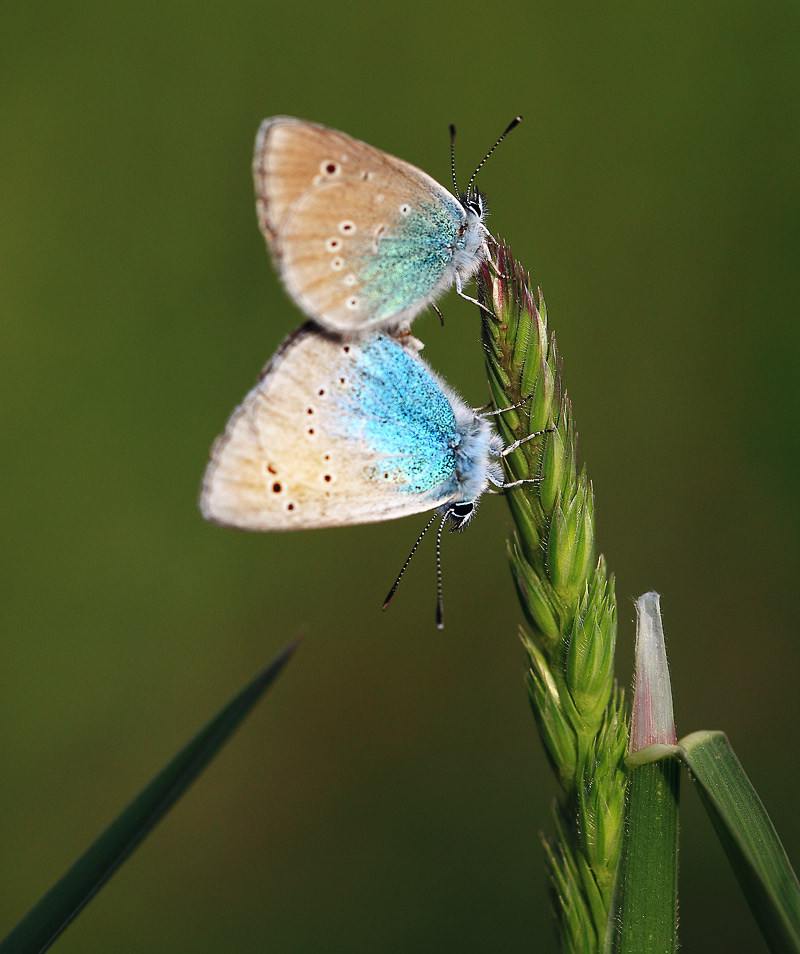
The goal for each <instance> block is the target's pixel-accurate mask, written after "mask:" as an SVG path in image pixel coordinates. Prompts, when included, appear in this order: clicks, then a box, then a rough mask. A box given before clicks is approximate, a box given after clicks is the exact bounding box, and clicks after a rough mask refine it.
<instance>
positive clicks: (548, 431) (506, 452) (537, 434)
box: [500, 427, 555, 487]
mask: <svg viewBox="0 0 800 954" xmlns="http://www.w3.org/2000/svg"><path fill="white" fill-rule="evenodd" d="M554 430H555V428H554V427H545V428H544V430H541V431H536V432H535V433H533V434H526V436H525V437H520V439H519V440H518V441H514V443H513V444H509V445H508V447H505V448H503V450H502V451H500V456H501V457H508V455H509V454H513V453H514V451H515V450H516V449H517V448H518V447H521V446H522V445H523V444H527V443H528V441H532V440H533V439H534V437H541V436H542V434H552V433H553V431H554ZM505 486H506V487H508V486H509V485H508V484H506V485H505Z"/></svg>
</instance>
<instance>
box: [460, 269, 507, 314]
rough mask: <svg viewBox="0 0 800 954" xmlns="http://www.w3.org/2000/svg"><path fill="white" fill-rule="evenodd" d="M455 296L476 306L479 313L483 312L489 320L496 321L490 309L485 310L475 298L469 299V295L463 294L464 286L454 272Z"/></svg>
mask: <svg viewBox="0 0 800 954" xmlns="http://www.w3.org/2000/svg"><path fill="white" fill-rule="evenodd" d="M456 294H457V295H459V296H460V297H461V298H463V299H464V301H469V302H472V304H473V305H477V306H478V308H480V310H481V311H485V312H486V314H487V315H489V317H490V318H494V319H495V321H497V315H496V314H495V313H494V312H493V311H492V309H491V308H487V307H486V305H484V304H482V303H481V302H479V301H478V299H477V298H470V297H469V295H465V294H464V286H463V285H462V283H461V276H460V275H459V274H458V272H456Z"/></svg>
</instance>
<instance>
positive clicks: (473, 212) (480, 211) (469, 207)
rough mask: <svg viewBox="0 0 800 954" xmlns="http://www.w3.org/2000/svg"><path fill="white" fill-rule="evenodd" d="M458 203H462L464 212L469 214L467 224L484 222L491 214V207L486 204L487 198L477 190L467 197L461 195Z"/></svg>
mask: <svg viewBox="0 0 800 954" xmlns="http://www.w3.org/2000/svg"><path fill="white" fill-rule="evenodd" d="M458 201H459V202H460V203H461V205H462V207H463V209H464V211H465V212H466V213H467V222H468V223H470V224H472V223H477V222H483V220H484V219H485V218H486V216H487V215H488V213H489V207H488V205H487V204H486V196H485V195H484V194H483V193H482V192H478V190H477V189H473V191H472V192H470V193H467V194H466V195H460V196H459V197H458Z"/></svg>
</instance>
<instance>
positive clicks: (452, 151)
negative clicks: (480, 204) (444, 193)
mask: <svg viewBox="0 0 800 954" xmlns="http://www.w3.org/2000/svg"><path fill="white" fill-rule="evenodd" d="M450 167H451V168H452V170H453V189H454V190H455V192H454V193H453V194H454V195H458V183H457V182H456V127H455V123H450Z"/></svg>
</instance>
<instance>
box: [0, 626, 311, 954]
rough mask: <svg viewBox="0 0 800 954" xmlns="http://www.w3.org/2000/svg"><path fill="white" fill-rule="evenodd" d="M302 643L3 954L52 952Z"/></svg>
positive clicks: (127, 813) (226, 712)
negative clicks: (60, 936) (62, 934)
mask: <svg viewBox="0 0 800 954" xmlns="http://www.w3.org/2000/svg"><path fill="white" fill-rule="evenodd" d="M297 643H298V640H296V639H295V640H293V641H292V642H291V643H289V644H288V645H287V646H286V647H284V649H282V650H281V651H280V652H279V653H278V654H277V655H276V656H275V657H274V658H273V659H272V660H271V662H270V663H269V664H268V665H267V666H266V667H265V668H264V669H263V670H262V671H261V672H260V673H259V674H258V675H257V676H256V677H255V679H253V680H252V681H251V682H249V683H248V684H247V685H246V686H245V687H244V688H243V689H242V690H241V691H240V692H239V693H238V694H237V695H236V696H234V698H233V699H232V700H231V701H230V702H229V703H228V704H227V705H226V706H225V707H224V708H223V709H222V710H221V711H220V712H218V713H217V715H216V716H214V718H213V719H211V721H210V722H208V723H207V724H206V725H205V727H204V728H202V729H201V730H200V732H198V733H197V735H196V736H195V737H194V738H193V739H192V740H191V741H190V742H189V743H188V744H187V745H185V746H184V748H182V749H181V750H180V752H178V754H177V755H176V756H175V757H174V758H173V759H172V760H171V761H170V762H169V763H168V764H167V765H166V766H165V767H164V768H163V769H162V770H161V771H160V772H159V773H158V775H156V776H155V778H154V779H153V780H152V781H151V782H150V783H149V784H148V785H147V786H146V787H145V788H144V789H143V790H142V791H141V792H140V793H139V794H138V795H137V796H136V798H134V800H133V801H132V802H131V803H130V804H129V805H128V807H127V808H125V809H124V810H123V812H122V814H120V815H119V816H117V818H116V819H115V820H114V821H113V822H112V823H111V824H110V825H109V826H108V828H106V830H105V831H104V832H103V833H102V835H100V837H99V838H98V839H97V840H96V841H95V842H94V844H92V845H90V846H89V848H88V849H87V850H86V852H85V853H84V854H83V855H82V856H81V857H80V858H79V859H78V860H77V861H76V862H75V863H74V864H73V865H72V867H71V868H70V869H69V870H68V871H67V872H66V873H65V874H64V875H63V876H62V878H61V879H60V880H59V881H57V882H56V884H54V885H53V887H52V888H51V889H50V890H49V891H48V892H47V894H45V895H44V896H43V897H42V898H41V899H40V900H39V901H38V902H37V903H36V904H35V905H34V906H33V908H31V910H30V911H29V912H28V913H27V914H26V915H25V917H24V918H23V919H22V920H21V921H20V922H19V924H17V926H16V927H15V928H13V929H12V931H11V932H10V933H9V934H8V935H7V936H6V937H5V939H4V940H3V941H2V942H0V954H39V952H41V951H46V950H47V948H48V947H50V945H51V944H52V943H53V941H55V940H56V938H57V937H58V936H59V935H60V934H61V932H62V931H63V930H64V929H65V928H66V927H67V926H68V925H69V924H70V922H72V921H73V920H74V919H75V918H76V917H77V916H78V914H79V913H80V912H81V911H82V910H83V908H84V907H85V906H86V905H87V904H88V903H89V901H91V899H92V898H93V897H94V896H95V894H97V892H98V891H99V890H100V889H101V888H102V887H103V885H104V884H105V883H106V882H107V881H108V880H109V878H110V877H111V876H112V875H113V874H114V872H115V871H116V870H117V868H119V867H120V865H122V864H123V862H124V861H126V860H127V858H128V857H129V856H130V855H131V854H132V852H133V851H134V849H136V848H137V846H138V845H139V844H140V842H142V841H143V840H144V839H145V838H146V837H147V835H149V834H150V832H151V831H152V830H153V828H155V826H156V824H157V823H158V822H159V821H160V820H161V818H163V816H164V815H165V814H166V813H167V812H168V811H169V809H170V808H172V806H173V805H174V804H175V802H177V801H178V799H179V798H180V797H181V796H182V795H183V793H184V792H185V791H186V790H187V789H188V788H189V786H190V785H191V784H192V782H194V780H195V779H196V778H197V777H198V776H199V775H200V774H201V772H202V771H203V769H205V767H206V766H207V765H208V764H209V762H210V761H211V760H212V759H213V758H214V756H215V755H216V754H217V753H218V752H219V750H220V749H221V748H222V746H223V745H224V744H225V742H227V740H228V739H229V738H230V736H231V734H232V733H233V731H234V730H235V729H236V728H237V727H238V726H239V725H240V724H241V722H242V720H243V719H244V718H245V716H247V714H248V713H249V712H250V710H251V709H252V708H253V706H255V704H256V703H257V702H258V700H259V699H260V698H261V696H262V695H263V694H264V692H265V691H266V689H267V688H268V687H269V685H270V684H271V683H272V681H273V680H274V679H275V677H276V676H277V675H278V673H279V672H280V671H281V669H283V667H284V665H285V664H286V663H287V662H288V660H289V659H290V657H291V656H292V653H293V652H294V650H295V649H296V647H297Z"/></svg>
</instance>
